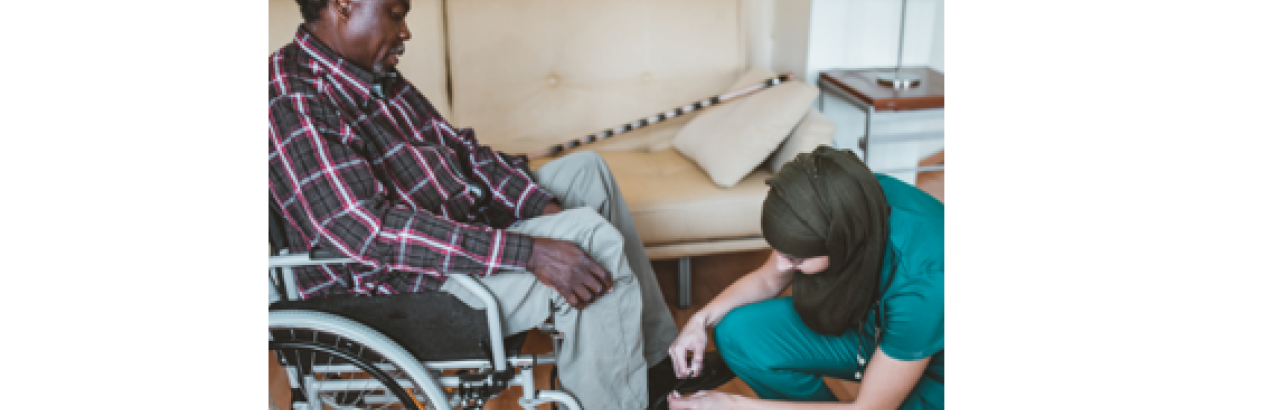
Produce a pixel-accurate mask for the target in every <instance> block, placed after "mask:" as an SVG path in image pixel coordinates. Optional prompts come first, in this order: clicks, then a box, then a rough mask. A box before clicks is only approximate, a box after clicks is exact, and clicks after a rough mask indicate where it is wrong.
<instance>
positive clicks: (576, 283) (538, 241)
mask: <svg viewBox="0 0 1280 410" xmlns="http://www.w3.org/2000/svg"><path fill="white" fill-rule="evenodd" d="M529 271H530V272H532V273H533V276H534V277H537V278H538V281H541V282H542V284H544V285H547V287H550V288H552V289H555V290H556V292H559V293H560V295H561V296H564V298H565V300H567V301H569V304H570V305H572V306H573V307H574V308H576V309H578V310H582V309H585V308H586V307H587V305H590V304H591V302H595V300H596V298H599V297H600V296H602V295H604V294H605V293H608V292H609V291H610V290H613V278H612V276H611V275H610V274H609V272H608V271H606V270H604V268H603V267H601V266H600V264H598V263H596V261H594V260H591V257H590V256H588V255H587V253H586V252H583V251H582V248H579V247H578V245H576V244H574V243H573V242H568V241H561V240H555V239H548V238H533V255H532V256H530V257H529Z"/></svg>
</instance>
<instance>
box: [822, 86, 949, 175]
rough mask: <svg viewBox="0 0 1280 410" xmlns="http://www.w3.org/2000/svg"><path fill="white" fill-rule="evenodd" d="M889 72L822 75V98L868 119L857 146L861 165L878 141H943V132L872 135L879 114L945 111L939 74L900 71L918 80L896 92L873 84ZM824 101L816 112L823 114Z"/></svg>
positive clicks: (888, 171) (906, 170)
mask: <svg viewBox="0 0 1280 410" xmlns="http://www.w3.org/2000/svg"><path fill="white" fill-rule="evenodd" d="M886 71H893V69H892V68H889V69H858V70H830V71H822V72H821V75H820V76H819V78H818V89H819V90H821V92H822V94H823V96H822V97H825V96H826V95H833V96H836V97H839V98H841V99H843V100H845V101H848V102H850V103H852V104H853V105H854V106H855V107H858V109H860V110H862V111H863V112H864V113H866V115H867V121H866V129H865V130H863V131H864V134H863V136H862V139H861V140H860V141H859V143H858V145H859V146H860V147H861V148H862V149H863V161H868V160H869V158H870V157H871V146H872V145H873V143H874V142H877V140H879V141H884V142H888V141H896V142H902V141H923V140H932V139H938V138H943V133H942V132H921V133H879V134H876V133H873V131H875V130H873V129H872V126H871V125H872V123H873V121H872V120H873V119H874V118H875V116H876V113H878V112H886V111H910V110H924V109H941V108H944V105H945V104H944V100H945V95H944V92H943V91H944V89H945V82H944V79H945V78H944V77H943V75H942V73H939V72H937V71H934V70H933V69H930V68H928V67H903V68H902V72H903V73H906V74H912V75H914V76H917V77H919V78H920V85H919V86H917V87H912V88H908V89H902V90H896V89H893V88H891V87H885V86H882V85H879V84H876V76H878V75H880V74H882V73H884V72H886ZM823 100H824V98H819V99H818V101H819V103H818V104H819V106H818V107H819V108H818V109H819V110H823V111H825V109H826V107H825V106H824V105H825V103H823ZM938 169H942V165H937V166H927V167H920V168H915V169H903V170H896V169H895V170H877V172H883V173H891V172H919V171H929V170H938Z"/></svg>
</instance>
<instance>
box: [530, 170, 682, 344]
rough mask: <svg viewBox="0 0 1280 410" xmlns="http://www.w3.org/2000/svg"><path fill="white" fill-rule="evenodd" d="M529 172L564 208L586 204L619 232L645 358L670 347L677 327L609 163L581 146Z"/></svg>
mask: <svg viewBox="0 0 1280 410" xmlns="http://www.w3.org/2000/svg"><path fill="white" fill-rule="evenodd" d="M534 174H535V176H534V177H535V178H536V179H537V180H538V185H539V186H541V187H542V188H543V189H546V190H547V191H548V192H551V194H552V195H555V197H556V198H557V200H559V201H560V203H561V204H562V205H564V208H565V209H572V208H581V207H587V208H591V209H593V210H595V211H596V212H597V213H599V214H600V215H601V216H603V217H604V218H605V219H607V220H609V223H610V224H612V225H613V226H614V227H615V228H617V229H618V231H619V232H621V233H622V237H623V238H624V239H625V240H626V245H625V248H626V254H627V260H628V261H629V262H630V265H631V270H632V272H634V273H635V276H636V280H638V281H639V282H640V292H641V294H642V298H643V299H644V307H643V309H644V313H643V318H644V319H643V320H644V342H645V347H644V351H645V360H646V361H647V362H648V363H649V366H653V365H656V364H658V362H660V361H662V359H663V358H665V357H667V348H669V347H671V343H672V342H674V341H675V339H676V336H677V335H678V334H679V330H680V329H678V328H677V327H676V322H675V319H674V318H672V316H671V311H670V310H668V309H667V304H666V301H665V300H663V298H662V290H661V288H659V287H658V279H657V278H656V277H655V276H654V274H653V265H651V264H650V262H649V256H648V255H646V254H645V251H644V243H643V242H641V240H640V234H639V233H637V232H636V226H635V223H634V222H632V220H631V211H629V210H628V209H627V203H626V201H624V200H623V198H622V192H621V191H619V190H618V183H617V181H616V180H614V178H613V173H612V172H610V171H609V166H608V165H607V164H605V162H604V159H603V158H601V157H600V155H599V154H596V153H594V152H590V151H583V152H576V153H573V154H569V155H566V156H565V157H563V158H560V159H558V160H555V161H552V162H551V163H548V164H547V165H545V166H543V167H542V168H539V169H538V170H537V171H535V172H534Z"/></svg>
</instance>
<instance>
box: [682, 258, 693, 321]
mask: <svg viewBox="0 0 1280 410" xmlns="http://www.w3.org/2000/svg"><path fill="white" fill-rule="evenodd" d="M690 305H693V259H692V258H689V257H684V258H680V308H681V309H688V308H689V306H690Z"/></svg>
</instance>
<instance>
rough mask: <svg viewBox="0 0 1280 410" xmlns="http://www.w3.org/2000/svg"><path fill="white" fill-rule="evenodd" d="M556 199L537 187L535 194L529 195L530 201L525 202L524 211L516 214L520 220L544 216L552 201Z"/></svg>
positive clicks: (534, 190)
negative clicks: (543, 213)
mask: <svg viewBox="0 0 1280 410" xmlns="http://www.w3.org/2000/svg"><path fill="white" fill-rule="evenodd" d="M552 199H555V198H553V197H552V196H551V194H548V193H546V191H543V190H542V188H540V187H535V188H534V189H533V192H530V193H529V199H527V200H525V203H524V209H521V210H520V212H518V213H516V215H518V216H519V217H520V219H532V218H537V217H539V216H542V212H544V211H546V209H547V205H550V204H551V200H552Z"/></svg>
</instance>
